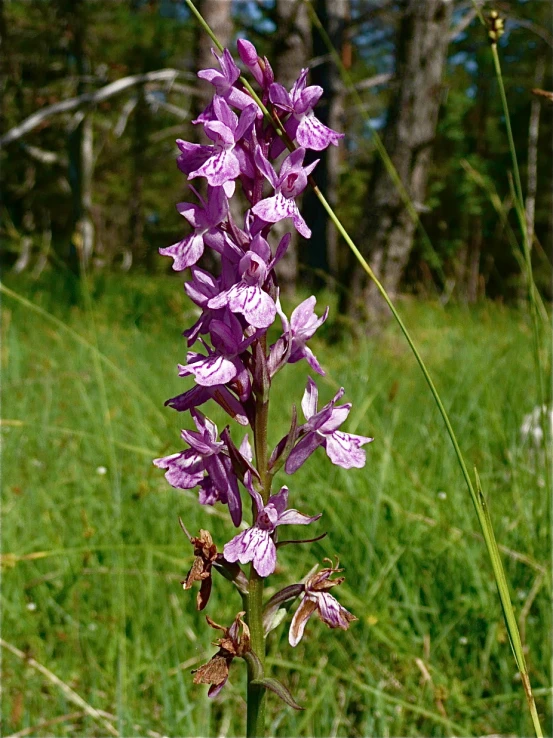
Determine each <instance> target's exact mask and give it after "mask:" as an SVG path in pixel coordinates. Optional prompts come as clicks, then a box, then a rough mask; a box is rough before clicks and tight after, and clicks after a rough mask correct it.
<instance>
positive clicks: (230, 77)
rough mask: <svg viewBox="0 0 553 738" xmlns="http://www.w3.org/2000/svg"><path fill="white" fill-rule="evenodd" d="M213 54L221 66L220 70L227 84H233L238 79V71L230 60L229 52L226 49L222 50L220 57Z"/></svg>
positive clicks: (234, 63) (231, 59)
mask: <svg viewBox="0 0 553 738" xmlns="http://www.w3.org/2000/svg"><path fill="white" fill-rule="evenodd" d="M213 53H214V55H215V57H216V58H217V60H218V62H219V64H220V65H221V69H222V70H223V74H224V75H225V77H226V79H227V81H228V83H229V84H230V85H232V84H234V83H235V82H236V80H237V79H238V77H240V70H239V69H238V66H237V65H236V62H235V61H234V59H233V58H232V54H231V53H230V51H229V50H228V49H223V53H222V55H221V56H218V55H217V54H216V53H215V52H213Z"/></svg>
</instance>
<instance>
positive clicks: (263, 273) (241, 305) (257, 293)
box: [207, 235, 276, 328]
mask: <svg viewBox="0 0 553 738" xmlns="http://www.w3.org/2000/svg"><path fill="white" fill-rule="evenodd" d="M270 258H271V249H270V247H269V244H268V243H267V241H266V240H265V239H264V238H262V237H261V236H260V235H257V236H256V237H255V238H254V239H253V241H252V244H251V249H250V250H249V251H247V252H246V253H245V254H244V256H243V257H242V259H241V260H240V263H239V265H238V271H239V273H240V276H241V279H240V281H239V282H238V284H235V285H233V286H232V287H231V288H230V289H229V290H226V291H225V292H221V293H220V294H219V295H217V297H213V298H211V300H209V302H208V303H207V305H208V307H209V308H211V309H212V310H213V309H217V308H222V307H225V306H226V305H228V307H229V309H230V310H231V312H233V313H240V314H241V315H243V316H244V318H245V319H246V321H247V322H248V323H249V325H252V326H253V327H254V328H268V327H269V326H270V325H271V324H272V323H273V321H274V319H275V316H276V305H275V303H274V301H273V300H272V298H271V297H270V296H269V295H268V294H267V293H266V292H264V291H263V289H262V287H263V284H264V283H265V280H266V279H267V275H268V272H269V269H270V265H269V261H270Z"/></svg>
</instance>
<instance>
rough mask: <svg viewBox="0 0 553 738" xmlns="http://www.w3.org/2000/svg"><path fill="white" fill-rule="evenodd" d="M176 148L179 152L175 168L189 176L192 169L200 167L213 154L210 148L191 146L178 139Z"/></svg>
mask: <svg viewBox="0 0 553 738" xmlns="http://www.w3.org/2000/svg"><path fill="white" fill-rule="evenodd" d="M177 146H178V147H179V149H180V151H181V154H180V156H179V157H178V158H177V166H178V168H179V169H180V170H181V172H183V173H184V174H190V172H191V171H192V170H193V169H197V168H198V167H200V166H201V165H202V164H203V163H204V162H205V161H206V160H207V159H209V157H210V156H211V155H212V153H213V147H212V146H203V145H201V144H192V143H188V141H183V140H182V139H180V138H179V139H177Z"/></svg>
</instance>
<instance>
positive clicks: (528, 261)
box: [491, 44, 551, 494]
mask: <svg viewBox="0 0 553 738" xmlns="http://www.w3.org/2000/svg"><path fill="white" fill-rule="evenodd" d="M491 46H492V57H493V64H494V68H495V74H496V77H497V82H498V85H499V95H500V97H501V104H502V106H503V115H504V116H505V127H506V129H507V139H508V141H509V150H510V152H511V161H512V164H513V175H514V180H515V195H516V197H515V211H516V214H517V218H518V221H519V225H520V230H521V231H522V246H523V251H524V265H525V268H526V274H525V277H526V288H527V290H528V302H529V304H530V314H531V319H532V339H533V349H534V365H535V371H536V378H537V383H538V404H539V408H540V425H541V430H542V446H543V452H544V459H545V464H546V473H545V478H546V480H547V481H546V484H547V485H548V493H549V494H550V493H551V490H550V478H549V469H548V468H547V467H548V458H549V446H548V442H547V439H548V434H547V411H546V407H545V387H544V380H543V372H542V367H541V360H540V354H541V340H540V325H539V315H538V304H537V299H536V298H537V296H536V284H535V282H534V275H533V272H532V246H531V243H530V241H529V239H528V222H527V220H526V211H525V207H524V197H523V194H522V182H521V179H520V170H519V168H518V159H517V152H516V147H515V140H514V138H513V129H512V128H511V116H510V115H509V106H508V104H507V95H506V93H505V85H504V84H503V74H502V73H501V63H500V61H499V53H498V51H497V44H492V45H491Z"/></svg>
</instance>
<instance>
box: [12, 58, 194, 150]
mask: <svg viewBox="0 0 553 738" xmlns="http://www.w3.org/2000/svg"><path fill="white" fill-rule="evenodd" d="M180 75H182V72H179V71H178V70H177V69H159V70H157V71H156V72H146V73H145V74H135V75H132V76H130V77H122V78H121V79H118V80H116V81H115V82H110V84H109V85H106V86H105V87H101V88H100V89H99V90H96V91H95V92H86V93H85V94H83V95H79V96H78V97H70V98H69V99H67V100H61V101H60V102H57V103H54V104H53V105H47V106H46V107H45V108H41V109H40V110H37V111H36V112H35V113H33V114H32V115H30V116H29V117H28V118H26V119H25V120H24V121H23V122H22V123H20V124H19V125H17V126H15V127H14V128H11V129H10V130H9V131H8V132H7V133H6V134H4V135H3V136H2V137H1V138H0V147H1V146H5V145H6V144H9V143H12V142H13V141H17V139H19V138H21V137H22V136H24V135H25V134H27V133H29V132H30V131H32V130H34V129H35V128H36V127H37V126H39V125H40V124H41V123H42V122H43V121H45V120H47V119H48V118H51V117H52V116H54V115H59V113H68V112H70V111H71V110H77V109H78V108H83V107H91V106H93V105H97V104H98V103H100V102H103V101H104V100H107V99H108V98H110V97H114V95H119V94H120V93H121V92H124V91H125V90H128V89H129V88H131V87H135V86H136V85H142V84H146V83H147V82H164V81H170V82H172V81H174V80H175V79H177V77H179V76H180Z"/></svg>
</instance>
